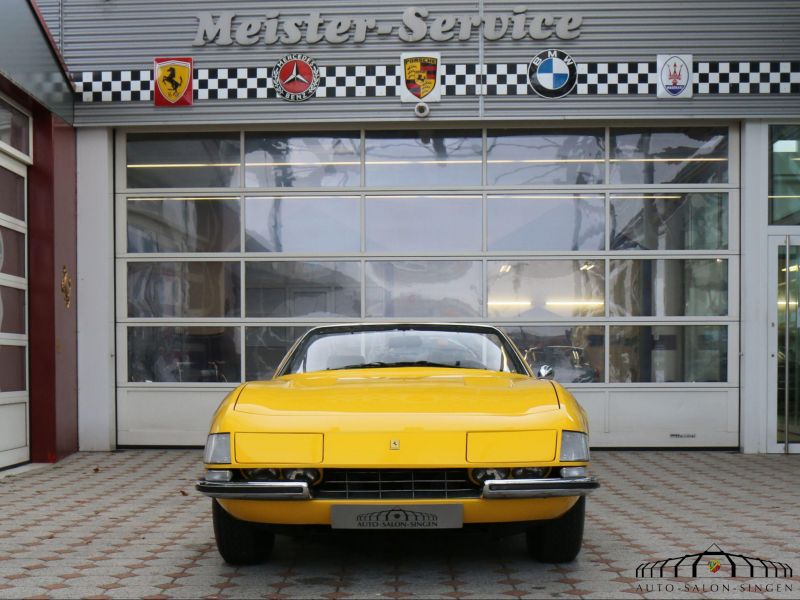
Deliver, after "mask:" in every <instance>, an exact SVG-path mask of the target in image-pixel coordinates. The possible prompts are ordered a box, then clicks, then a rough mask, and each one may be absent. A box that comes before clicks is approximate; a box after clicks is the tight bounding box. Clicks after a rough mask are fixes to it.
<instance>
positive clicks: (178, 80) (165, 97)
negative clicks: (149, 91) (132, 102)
mask: <svg viewBox="0 0 800 600" xmlns="http://www.w3.org/2000/svg"><path fill="white" fill-rule="evenodd" d="M192 72H193V68H192V59H191V58H156V59H155V60H154V65H153V77H154V79H155V81H154V82H153V99H154V101H155V105H156V106H191V105H192V95H193V91H192V87H193V86H192Z"/></svg>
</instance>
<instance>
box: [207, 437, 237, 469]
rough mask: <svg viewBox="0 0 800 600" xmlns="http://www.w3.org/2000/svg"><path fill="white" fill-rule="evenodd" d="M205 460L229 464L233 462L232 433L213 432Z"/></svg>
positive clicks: (209, 439)
mask: <svg viewBox="0 0 800 600" xmlns="http://www.w3.org/2000/svg"><path fill="white" fill-rule="evenodd" d="M203 462H204V463H206V464H214V465H221V464H229V463H230V462H231V434H230V433H212V434H211V435H209V436H208V439H207V440H206V451H205V453H204V454H203Z"/></svg>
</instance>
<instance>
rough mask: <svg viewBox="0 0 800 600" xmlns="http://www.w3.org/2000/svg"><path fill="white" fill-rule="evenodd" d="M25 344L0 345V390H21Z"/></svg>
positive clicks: (23, 386)
mask: <svg viewBox="0 0 800 600" xmlns="http://www.w3.org/2000/svg"><path fill="white" fill-rule="evenodd" d="M25 356H26V352H25V346H0V392H23V391H25V388H26V382H25Z"/></svg>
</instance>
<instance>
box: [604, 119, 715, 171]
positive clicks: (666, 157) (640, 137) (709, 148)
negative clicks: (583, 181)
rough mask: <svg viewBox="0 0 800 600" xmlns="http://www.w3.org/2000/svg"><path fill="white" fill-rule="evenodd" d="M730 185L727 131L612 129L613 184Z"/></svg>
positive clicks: (712, 129) (697, 128)
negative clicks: (728, 182)
mask: <svg viewBox="0 0 800 600" xmlns="http://www.w3.org/2000/svg"><path fill="white" fill-rule="evenodd" d="M727 181H728V128H727V127H684V128H680V129H677V128H647V129H611V183H727Z"/></svg>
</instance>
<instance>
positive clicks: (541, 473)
mask: <svg viewBox="0 0 800 600" xmlns="http://www.w3.org/2000/svg"><path fill="white" fill-rule="evenodd" d="M549 472H550V467H517V468H515V469H511V474H512V475H513V476H514V479H541V478H542V477H547V474H548V473H549Z"/></svg>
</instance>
